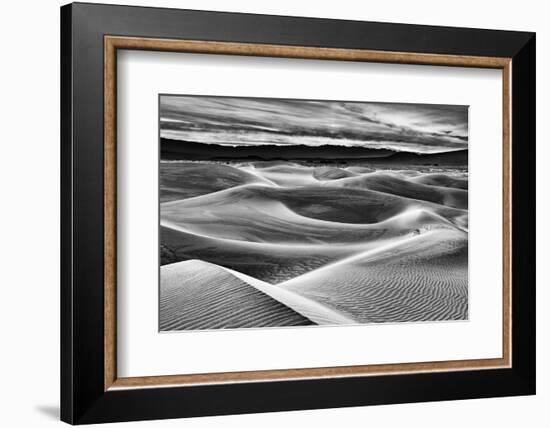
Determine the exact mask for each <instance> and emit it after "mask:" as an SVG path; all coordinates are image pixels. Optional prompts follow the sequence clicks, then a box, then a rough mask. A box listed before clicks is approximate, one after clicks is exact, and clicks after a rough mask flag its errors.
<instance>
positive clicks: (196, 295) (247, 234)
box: [160, 161, 468, 330]
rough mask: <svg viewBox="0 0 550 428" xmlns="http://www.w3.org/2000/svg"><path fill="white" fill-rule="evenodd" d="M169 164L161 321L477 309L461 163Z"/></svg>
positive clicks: (374, 317) (233, 323)
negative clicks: (471, 296)
mask: <svg viewBox="0 0 550 428" xmlns="http://www.w3.org/2000/svg"><path fill="white" fill-rule="evenodd" d="M166 165H167V166H166ZM166 165H164V163H163V164H161V201H163V203H161V207H160V216H161V238H160V241H161V245H160V247H161V248H160V251H161V264H162V265H163V266H162V267H161V329H163V330H179V329H204V328H207V329H211V328H212V329H215V328H244V327H269V326H290V325H310V324H321V325H327V324H350V323H369V322H402V321H435V320H457V319H467V314H468V294H467V278H468V264H467V259H468V247H467V242H468V241H467V231H468V191H467V172H464V171H463V170H460V168H454V167H453V169H449V173H446V172H445V171H444V169H443V168H438V169H436V171H438V172H427V171H434V170H433V169H430V168H428V167H418V168H416V169H394V170H389V169H376V170H375V169H374V168H372V167H371V166H369V165H365V166H364V165H352V166H346V165H345V164H344V165H341V164H340V165H339V166H336V165H328V166H319V165H318V164H314V165H302V164H300V163H292V162H284V161H273V162H254V163H240V164H237V163H235V164H233V165H224V164H221V163H199V162H185V163H183V165H182V163H179V165H178V166H172V165H171V164H170V163H166ZM399 168H401V167H399ZM442 171H443V172H442Z"/></svg>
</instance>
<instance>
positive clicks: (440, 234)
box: [279, 230, 468, 323]
mask: <svg viewBox="0 0 550 428" xmlns="http://www.w3.org/2000/svg"><path fill="white" fill-rule="evenodd" d="M467 261H468V246H467V235H466V234H465V233H463V232H460V231H456V230H455V231H453V230H444V231H441V230H438V231H431V232H427V233H425V234H421V235H418V236H415V237H410V238H405V239H403V240H400V241H395V242H393V243H392V244H389V245H385V246H381V247H379V248H377V249H375V250H370V251H366V252H364V253H360V254H357V255H354V256H351V257H349V258H347V259H343V260H340V261H337V262H334V263H331V264H328V265H326V266H324V267H321V268H319V269H316V270H314V271H312V272H309V273H307V274H304V275H301V276H299V277H296V278H294V279H291V280H288V281H286V282H283V283H281V284H279V286H281V287H284V288H286V289H288V290H290V291H293V292H295V293H297V294H300V295H302V296H304V297H307V298H309V299H312V300H316V301H318V302H320V303H323V304H324V305H326V306H329V307H332V308H334V309H336V310H338V311H340V312H343V313H346V314H348V316H350V317H352V318H354V319H355V320H357V321H358V322H361V323H365V322H392V321H399V322H403V321H434V320H453V319H465V318H466V317H467V312H468V283H467V278H468V275H467Z"/></svg>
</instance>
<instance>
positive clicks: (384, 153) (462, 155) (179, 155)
mask: <svg viewBox="0 0 550 428" xmlns="http://www.w3.org/2000/svg"><path fill="white" fill-rule="evenodd" d="M160 152H161V159H164V160H218V161H224V160H250V161H268V160H324V161H330V160H339V161H344V160H349V161H353V160H359V159H365V160H368V162H372V163H380V164H383V163H398V164H414V165H430V164H441V165H467V164H468V151H467V150H460V151H455V152H445V153H436V154H416V153H409V152H395V151H392V150H388V149H371V148H366V147H346V146H335V145H323V146H318V147H311V146H305V145H295V146H277V145H263V146H237V147H233V146H221V145H217V144H202V143H194V142H190V141H181V140H170V139H167V138H161V141H160Z"/></svg>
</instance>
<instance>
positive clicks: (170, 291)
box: [160, 260, 313, 331]
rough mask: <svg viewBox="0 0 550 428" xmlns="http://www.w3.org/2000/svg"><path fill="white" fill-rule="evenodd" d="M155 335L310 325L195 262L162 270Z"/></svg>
mask: <svg viewBox="0 0 550 428" xmlns="http://www.w3.org/2000/svg"><path fill="white" fill-rule="evenodd" d="M160 278H161V284H160V330H161V331H170V330H202V329H227V328H243V327H247V328H250V327H256V328H258V327H281V326H303V325H312V324H313V322H312V321H311V320H309V319H308V318H305V317H304V316H302V315H300V314H298V313H297V312H295V311H294V310H292V309H290V308H289V307H288V306H285V305H284V304H282V303H280V302H279V301H277V300H275V299H273V298H272V297H270V296H268V295H267V294H265V293H264V292H262V291H260V290H258V289H257V288H256V287H254V286H252V285H250V284H249V283H247V282H246V281H243V280H242V279H239V278H237V277H236V276H235V275H233V274H231V273H230V272H227V271H225V270H224V269H222V268H220V267H218V266H215V265H212V264H209V263H205V262H202V261H199V260H189V261H186V262H180V263H175V264H171V265H168V266H163V267H162V268H161V275H160Z"/></svg>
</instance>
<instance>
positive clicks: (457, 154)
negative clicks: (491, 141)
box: [369, 150, 468, 166]
mask: <svg viewBox="0 0 550 428" xmlns="http://www.w3.org/2000/svg"><path fill="white" fill-rule="evenodd" d="M369 162H371V163H377V164H384V163H392V164H399V165H446V166H458V165H463V166H466V165H468V150H456V151H453V152H443V153H429V154H419V153H410V152H397V153H394V154H392V155H390V156H387V157H384V158H379V159H371V160H369Z"/></svg>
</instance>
